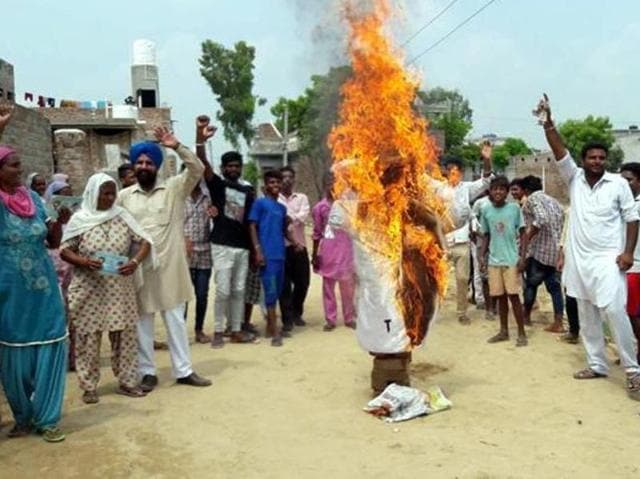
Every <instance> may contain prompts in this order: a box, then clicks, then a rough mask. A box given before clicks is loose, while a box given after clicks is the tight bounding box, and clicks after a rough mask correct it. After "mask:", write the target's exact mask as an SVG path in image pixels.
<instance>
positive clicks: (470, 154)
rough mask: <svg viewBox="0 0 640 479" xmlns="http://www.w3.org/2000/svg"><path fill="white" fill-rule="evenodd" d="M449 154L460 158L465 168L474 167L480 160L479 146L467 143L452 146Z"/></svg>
mask: <svg viewBox="0 0 640 479" xmlns="http://www.w3.org/2000/svg"><path fill="white" fill-rule="evenodd" d="M449 153H450V154H452V155H455V156H458V157H460V158H462V161H463V162H464V165H465V167H474V166H475V165H476V164H477V163H478V162H479V160H480V145H477V144H476V143H470V142H467V143H464V144H462V145H459V146H454V147H453V148H451V150H450V151H449Z"/></svg>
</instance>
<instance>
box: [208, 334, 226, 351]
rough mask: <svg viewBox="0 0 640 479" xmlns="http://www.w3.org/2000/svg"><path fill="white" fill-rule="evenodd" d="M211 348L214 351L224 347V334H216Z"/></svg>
mask: <svg viewBox="0 0 640 479" xmlns="http://www.w3.org/2000/svg"><path fill="white" fill-rule="evenodd" d="M211 347H212V348H213V349H220V348H223V347H224V334H223V333H214V334H213V339H212V340H211Z"/></svg>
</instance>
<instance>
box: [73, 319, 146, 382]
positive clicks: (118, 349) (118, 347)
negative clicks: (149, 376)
mask: <svg viewBox="0 0 640 479" xmlns="http://www.w3.org/2000/svg"><path fill="white" fill-rule="evenodd" d="M109 341H110V343H111V370H112V371H113V375H114V376H116V377H117V378H118V382H119V383H120V385H122V386H125V387H127V388H134V387H136V385H137V384H138V355H137V352H138V351H137V350H138V347H137V344H138V337H137V332H136V327H135V325H132V326H131V327H128V328H126V329H124V330H122V331H110V332H109ZM101 342H102V331H98V332H95V333H86V334H83V333H79V332H76V373H77V375H78V383H79V385H80V389H82V390H83V391H95V390H96V389H97V388H98V383H99V382H100V343H101Z"/></svg>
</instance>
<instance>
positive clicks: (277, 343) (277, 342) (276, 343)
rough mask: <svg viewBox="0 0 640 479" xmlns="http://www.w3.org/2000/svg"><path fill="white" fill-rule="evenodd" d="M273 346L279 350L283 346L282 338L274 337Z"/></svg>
mask: <svg viewBox="0 0 640 479" xmlns="http://www.w3.org/2000/svg"><path fill="white" fill-rule="evenodd" d="M271 346H273V347H276V348H279V347H280V346H282V336H274V337H273V338H271Z"/></svg>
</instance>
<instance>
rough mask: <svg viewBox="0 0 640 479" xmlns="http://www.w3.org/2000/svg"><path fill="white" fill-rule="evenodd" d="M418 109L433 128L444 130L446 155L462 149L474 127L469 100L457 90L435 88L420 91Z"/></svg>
mask: <svg viewBox="0 0 640 479" xmlns="http://www.w3.org/2000/svg"><path fill="white" fill-rule="evenodd" d="M417 95H418V102H417V105H416V107H417V109H418V111H420V112H421V113H422V114H423V115H424V116H425V117H426V118H427V119H428V120H429V121H430V122H431V125H432V127H433V128H436V129H439V130H442V131H443V132H444V136H445V153H450V152H452V150H453V149H455V148H459V147H462V145H463V143H464V139H465V137H466V136H467V134H468V133H469V132H470V131H471V127H472V126H473V123H472V117H473V110H472V109H471V107H470V106H469V100H467V99H466V98H464V97H463V96H462V94H461V93H460V92H458V91H457V90H446V89H444V88H441V87H435V88H432V89H431V90H428V91H426V92H424V91H418V93H417Z"/></svg>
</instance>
